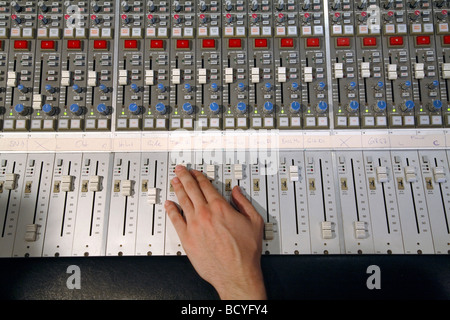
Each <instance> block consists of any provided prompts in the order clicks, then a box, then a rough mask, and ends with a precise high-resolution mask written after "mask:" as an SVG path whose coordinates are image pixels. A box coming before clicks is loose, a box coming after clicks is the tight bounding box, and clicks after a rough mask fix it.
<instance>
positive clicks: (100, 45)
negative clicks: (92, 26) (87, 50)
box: [94, 40, 108, 50]
mask: <svg viewBox="0 0 450 320" xmlns="http://www.w3.org/2000/svg"><path fill="white" fill-rule="evenodd" d="M107 48H108V42H107V41H106V40H94V49H95V50H106V49H107Z"/></svg>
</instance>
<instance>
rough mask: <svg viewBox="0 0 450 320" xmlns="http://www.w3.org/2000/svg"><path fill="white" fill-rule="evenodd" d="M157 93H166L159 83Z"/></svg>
mask: <svg viewBox="0 0 450 320" xmlns="http://www.w3.org/2000/svg"><path fill="white" fill-rule="evenodd" d="M158 91H159V92H160V93H163V92H166V87H165V86H164V85H163V84H162V83H159V84H158Z"/></svg>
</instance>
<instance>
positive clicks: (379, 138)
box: [361, 135, 390, 149]
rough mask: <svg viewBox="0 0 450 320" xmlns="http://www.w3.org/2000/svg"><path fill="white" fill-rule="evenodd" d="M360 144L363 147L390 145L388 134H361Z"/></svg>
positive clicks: (371, 147) (384, 146)
mask: <svg viewBox="0 0 450 320" xmlns="http://www.w3.org/2000/svg"><path fill="white" fill-rule="evenodd" d="M361 144H362V147H363V148H369V149H383V148H389V147H390V140H389V136H388V135H362V136H361Z"/></svg>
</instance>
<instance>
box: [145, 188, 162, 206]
mask: <svg viewBox="0 0 450 320" xmlns="http://www.w3.org/2000/svg"><path fill="white" fill-rule="evenodd" d="M158 193H159V192H158V188H148V191H147V202H148V203H149V204H157V203H158Z"/></svg>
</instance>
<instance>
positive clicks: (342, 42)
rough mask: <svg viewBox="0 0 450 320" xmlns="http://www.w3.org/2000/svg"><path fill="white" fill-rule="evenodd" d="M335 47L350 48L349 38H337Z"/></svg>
mask: <svg viewBox="0 0 450 320" xmlns="http://www.w3.org/2000/svg"><path fill="white" fill-rule="evenodd" d="M336 45H337V46H338V47H350V38H337V39H336Z"/></svg>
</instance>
